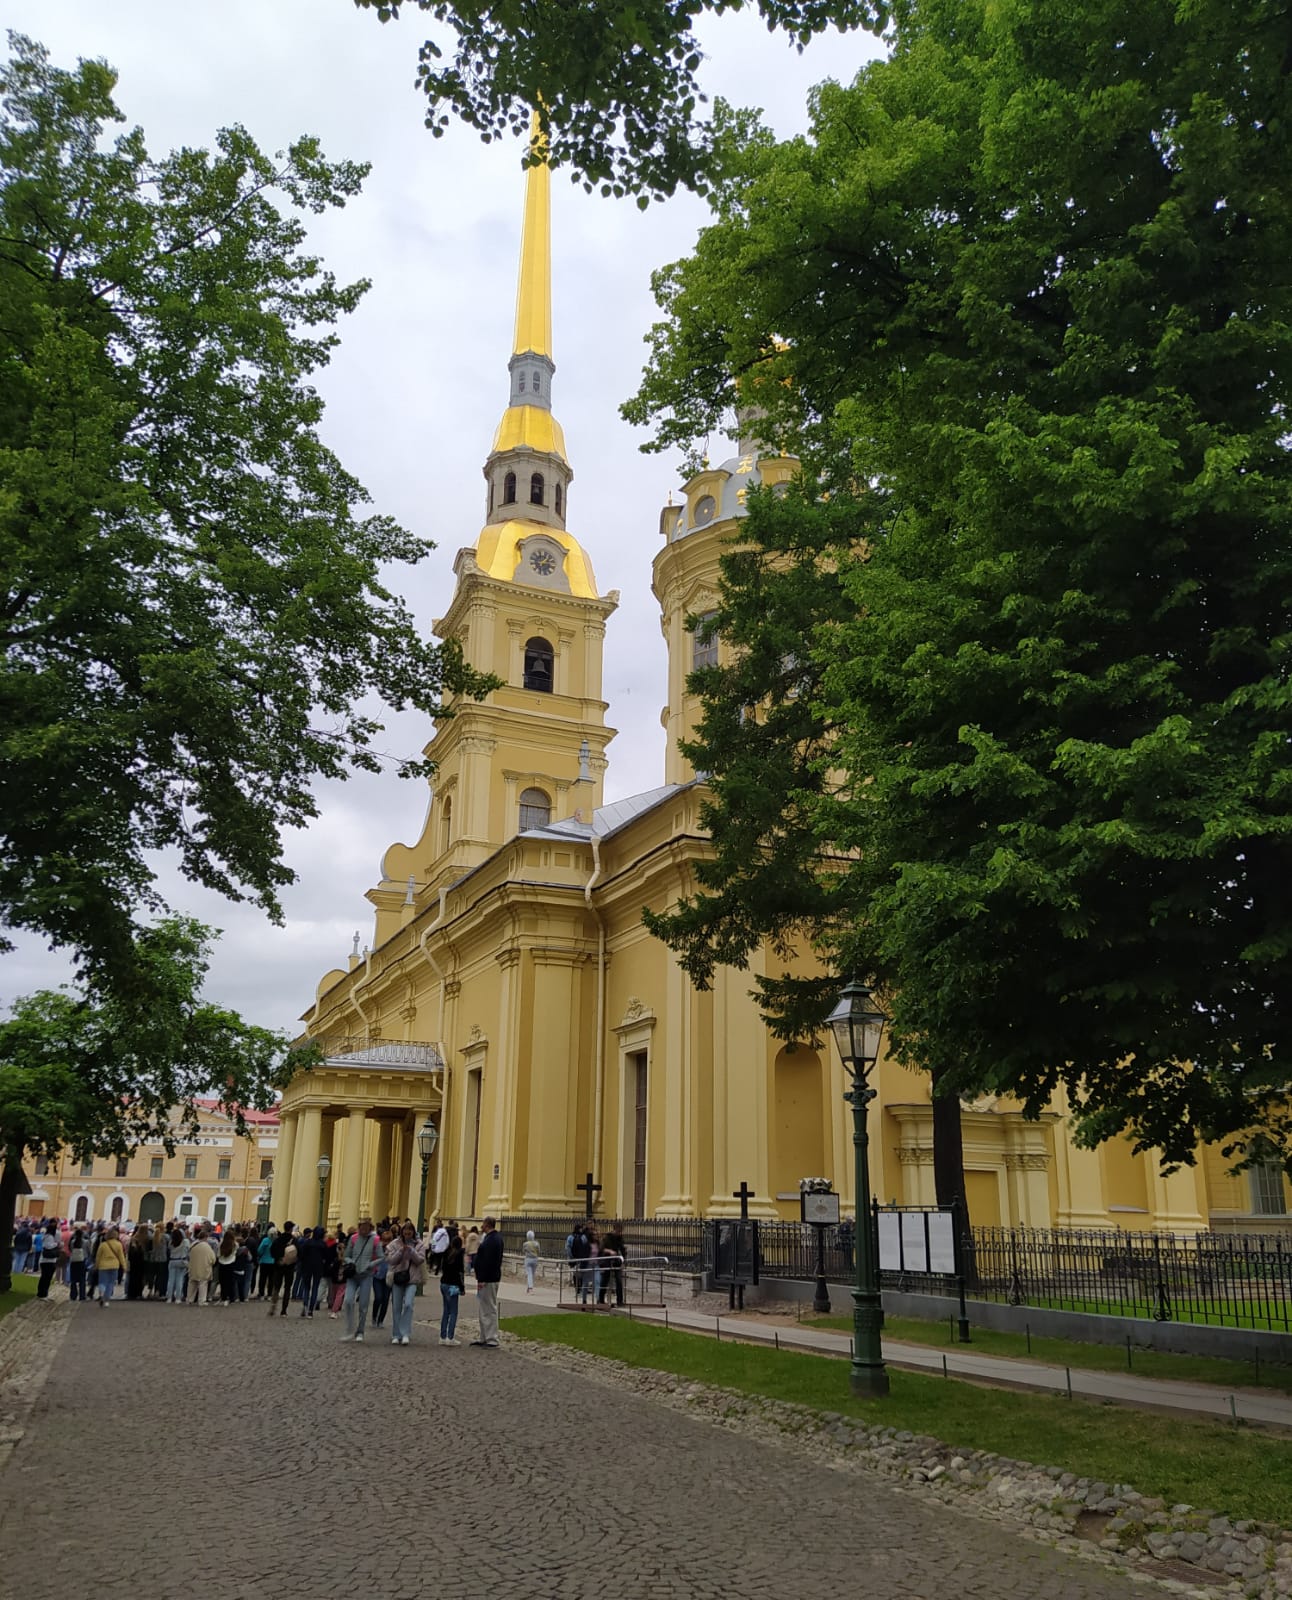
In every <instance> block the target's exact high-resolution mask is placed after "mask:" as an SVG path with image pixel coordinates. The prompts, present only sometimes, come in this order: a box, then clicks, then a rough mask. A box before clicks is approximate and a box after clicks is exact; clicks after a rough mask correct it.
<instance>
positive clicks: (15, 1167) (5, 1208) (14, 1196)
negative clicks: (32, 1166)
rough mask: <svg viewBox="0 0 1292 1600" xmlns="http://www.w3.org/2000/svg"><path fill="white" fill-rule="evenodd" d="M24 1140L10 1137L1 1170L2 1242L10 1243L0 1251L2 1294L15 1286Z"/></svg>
mask: <svg viewBox="0 0 1292 1600" xmlns="http://www.w3.org/2000/svg"><path fill="white" fill-rule="evenodd" d="M25 1149H26V1144H25V1143H24V1142H19V1141H18V1140H14V1139H10V1140H8V1141H7V1142H6V1144H5V1146H4V1157H5V1161H4V1168H3V1170H0V1243H2V1242H3V1241H4V1240H5V1239H8V1241H9V1243H8V1244H6V1245H5V1246H4V1250H3V1252H0V1294H8V1292H9V1290H10V1289H12V1288H13V1275H12V1272H11V1268H12V1267H13V1230H14V1216H15V1213H16V1212H17V1209H18V1191H19V1187H20V1184H21V1180H22V1153H23V1151H24V1150H25Z"/></svg>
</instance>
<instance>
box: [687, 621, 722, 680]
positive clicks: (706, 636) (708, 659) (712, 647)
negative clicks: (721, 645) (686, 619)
mask: <svg viewBox="0 0 1292 1600" xmlns="http://www.w3.org/2000/svg"><path fill="white" fill-rule="evenodd" d="M716 615H717V613H716V612H714V611H705V612H704V613H703V614H702V615H700V616H698V617H697V618H696V619H695V628H694V630H693V631H692V634H691V668H692V670H693V671H694V670H695V668H697V667H716V666H717V665H718V635H717V633H716V631H715V630H714V626H713V619H714V617H715V616H716Z"/></svg>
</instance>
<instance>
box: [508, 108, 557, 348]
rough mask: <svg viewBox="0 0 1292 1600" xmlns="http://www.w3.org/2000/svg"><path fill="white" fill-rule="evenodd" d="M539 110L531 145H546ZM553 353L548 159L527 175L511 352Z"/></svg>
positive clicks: (535, 147) (533, 147) (533, 122)
mask: <svg viewBox="0 0 1292 1600" xmlns="http://www.w3.org/2000/svg"><path fill="white" fill-rule="evenodd" d="M546 143H547V141H546V140H545V139H544V137H543V134H542V130H541V128H540V126H539V120H538V112H537V111H535V112H534V114H533V117H532V119H531V121H530V128H529V147H530V149H531V150H536V151H541V150H543V149H544V148H545V147H546ZM528 351H533V353H534V354H535V355H539V356H547V357H548V358H549V359H550V358H551V354H552V190H551V173H550V172H549V171H548V166H547V162H546V160H543V161H540V162H538V163H537V164H536V165H535V166H532V167H530V168H528V170H527V172H526V175H525V222H524V227H523V228H522V230H521V235H520V280H519V282H518V283H517V285H516V337H515V339H514V340H513V341H512V353H513V354H514V355H518V356H520V355H524V354H526V352H528Z"/></svg>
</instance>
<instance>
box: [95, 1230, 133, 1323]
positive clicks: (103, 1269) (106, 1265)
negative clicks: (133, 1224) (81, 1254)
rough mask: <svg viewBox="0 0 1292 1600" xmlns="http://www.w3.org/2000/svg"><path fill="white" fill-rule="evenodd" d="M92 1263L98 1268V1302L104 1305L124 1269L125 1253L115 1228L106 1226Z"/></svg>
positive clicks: (110, 1296) (109, 1298)
mask: <svg viewBox="0 0 1292 1600" xmlns="http://www.w3.org/2000/svg"><path fill="white" fill-rule="evenodd" d="M94 1264H95V1266H96V1267H97V1268H98V1269H99V1304H100V1306H106V1305H107V1303H108V1301H109V1300H111V1298H112V1295H113V1291H114V1290H115V1289H116V1287H117V1284H118V1282H119V1281H120V1278H121V1274H122V1273H123V1272H124V1271H125V1270H126V1253H125V1251H124V1250H123V1249H122V1248H121V1239H120V1237H119V1236H118V1234H117V1230H116V1229H115V1228H108V1229H107V1230H106V1232H105V1233H104V1235H103V1242H102V1243H101V1244H100V1245H99V1248H98V1250H97V1251H96V1252H95V1256H94Z"/></svg>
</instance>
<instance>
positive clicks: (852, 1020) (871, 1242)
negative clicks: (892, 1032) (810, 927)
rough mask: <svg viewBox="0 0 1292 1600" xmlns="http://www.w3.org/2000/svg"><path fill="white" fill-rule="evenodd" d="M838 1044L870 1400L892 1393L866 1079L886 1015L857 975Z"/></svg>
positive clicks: (858, 1321)
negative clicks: (845, 1083)
mask: <svg viewBox="0 0 1292 1600" xmlns="http://www.w3.org/2000/svg"><path fill="white" fill-rule="evenodd" d="M826 1020H827V1021H828V1022H829V1024H830V1028H831V1031H832V1032H833V1034H834V1042H835V1044H836V1045H838V1047H839V1054H840V1056H841V1057H842V1059H843V1067H844V1071H845V1072H846V1073H847V1074H848V1077H849V1078H850V1079H851V1082H852V1087H851V1088H850V1089H849V1090H848V1092H847V1094H845V1095H844V1099H845V1100H846V1101H847V1102H848V1103H849V1104H850V1105H851V1106H852V1147H853V1152H854V1154H855V1157H856V1174H855V1185H854V1192H855V1194H856V1203H857V1233H856V1238H857V1281H856V1286H855V1287H854V1289H853V1291H852V1308H853V1309H852V1332H853V1339H852V1371H851V1373H850V1375H849V1381H850V1383H851V1385H852V1392H853V1393H854V1394H857V1395H863V1396H866V1397H867V1398H870V1399H879V1398H881V1397H882V1396H884V1395H886V1394H887V1393H888V1373H887V1372H886V1371H885V1369H884V1352H883V1349H882V1347H881V1344H880V1336H879V1330H880V1326H881V1324H882V1322H883V1316H884V1311H883V1301H882V1300H881V1299H880V1296H879V1261H878V1258H877V1256H876V1253H875V1228H874V1217H873V1214H872V1211H871V1204H870V1139H869V1135H868V1134H867V1131H866V1110H867V1107H868V1106H869V1105H870V1102H871V1101H872V1100H873V1099H874V1098H875V1090H874V1089H872V1088H871V1087H870V1084H869V1083H868V1082H867V1079H868V1078H869V1076H870V1069H871V1068H872V1067H873V1066H874V1065H875V1062H876V1061H877V1060H878V1059H879V1042H880V1039H881V1038H882V1037H883V1033H884V1024H885V1023H886V1022H887V1021H888V1018H887V1017H886V1016H885V1015H884V1013H883V1012H882V1011H881V1010H880V1009H879V1007H878V1006H877V1005H876V1004H875V999H874V996H873V995H872V994H871V992H870V990H869V989H868V988H867V987H866V985H865V984H864V983H859V982H858V981H857V979H856V978H853V979H851V980H850V981H849V982H848V983H846V984H844V986H843V989H842V990H841V991H840V994H839V1000H838V1004H837V1005H836V1006H835V1008H834V1010H833V1011H832V1012H831V1013H830V1015H829V1017H828V1018H827V1019H826Z"/></svg>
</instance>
